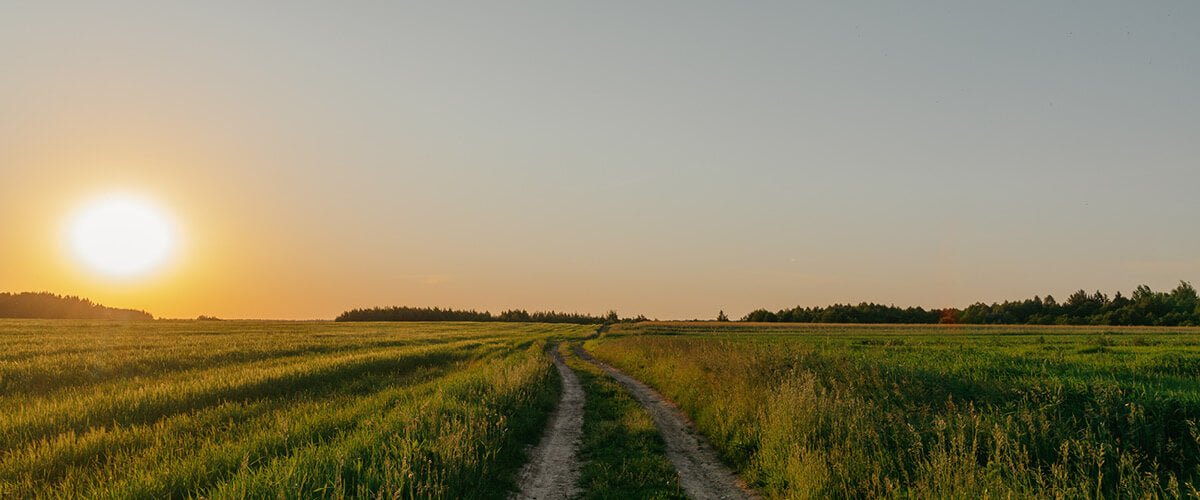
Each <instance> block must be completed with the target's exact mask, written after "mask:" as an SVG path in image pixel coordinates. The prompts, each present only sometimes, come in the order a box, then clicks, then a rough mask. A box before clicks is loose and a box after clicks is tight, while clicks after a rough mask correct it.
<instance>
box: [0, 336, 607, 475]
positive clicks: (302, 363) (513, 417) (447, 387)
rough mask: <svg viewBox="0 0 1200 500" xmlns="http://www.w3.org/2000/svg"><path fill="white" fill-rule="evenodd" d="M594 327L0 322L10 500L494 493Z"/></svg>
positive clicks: (0, 424) (1, 432)
mask: <svg viewBox="0 0 1200 500" xmlns="http://www.w3.org/2000/svg"><path fill="white" fill-rule="evenodd" d="M593 331H594V327H583V326H575V325H529V324H513V323H486V324H480V323H475V324H472V323H391V324H338V323H289V322H192V321H180V322H169V321H155V322H139V323H115V322H88V321H42V320H3V321H0V407H2V408H5V411H4V412H3V414H0V449H2V450H3V453H2V454H0V497H4V498H8V497H14V496H18V497H28V496H44V497H80V496H85V497H115V498H165V497H186V496H196V497H213V498H230V497H272V498H274V497H298V498H302V497H310V496H313V495H319V496H324V497H342V496H351V497H375V496H383V497H401V498H411V497H415V498H423V497H443V498H464V497H496V496H501V497H502V496H503V495H504V494H505V493H506V492H508V491H511V490H512V489H513V488H514V487H515V486H514V483H513V480H514V479H513V476H514V474H515V472H516V470H517V469H519V468H520V467H521V465H522V464H523V463H524V461H525V447H526V446H527V445H530V444H534V443H535V442H536V441H537V439H538V437H539V436H540V433H541V429H542V426H543V423H544V421H545V418H546V415H547V414H548V412H549V411H550V410H551V409H552V408H553V406H554V404H555V403H556V401H557V394H558V391H559V390H560V389H559V385H558V383H557V375H555V374H554V373H553V370H552V368H551V365H550V363H549V362H548V361H547V359H546V356H545V354H544V352H545V349H546V347H547V340H548V339H555V338H562V337H579V336H581V335H583V334H586V333H591V332H593Z"/></svg>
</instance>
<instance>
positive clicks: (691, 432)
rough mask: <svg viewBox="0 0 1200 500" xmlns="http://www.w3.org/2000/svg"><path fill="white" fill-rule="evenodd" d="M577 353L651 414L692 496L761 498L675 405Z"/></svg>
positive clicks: (682, 483)
mask: <svg viewBox="0 0 1200 500" xmlns="http://www.w3.org/2000/svg"><path fill="white" fill-rule="evenodd" d="M575 353H576V354H578V355H579V357H580V358H583V359H584V360H586V361H588V362H590V363H592V364H595V365H596V366H599V367H600V368H601V369H603V370H604V371H605V372H608V374H609V375H612V376H613V378H616V379H617V381H618V382H621V385H624V386H625V387H626V388H627V389H629V392H631V393H633V397H634V399H636V400H637V401H638V403H641V405H642V407H643V408H645V409H646V411H647V412H649V413H650V416H651V417H652V418H653V419H654V425H655V426H657V427H658V431H659V432H661V433H662V436H663V440H665V441H666V442H667V457H668V458H670V459H671V463H673V464H675V470H677V471H679V485H680V487H682V488H683V491H684V493H687V495H688V496H689V497H692V498H695V499H698V500H708V499H743V498H754V499H757V498H759V496H758V495H757V494H756V493H755V492H754V491H753V490H750V489H749V488H746V486H745V485H744V484H743V483H742V481H741V479H738V477H737V475H735V474H734V473H733V471H732V470H730V469H729V467H726V466H725V464H724V463H722V462H721V460H720V459H719V458H717V453H716V451H714V450H713V449H712V446H709V444H708V440H706V439H704V436H702V435H700V434H699V433H697V432H696V431H695V428H694V427H693V426H692V423H691V421H690V420H688V418H687V416H685V415H684V414H683V412H682V411H680V410H679V408H678V407H677V406H675V404H674V403H672V402H670V401H669V400H667V399H666V398H664V397H663V396H662V394H659V393H658V391H655V390H654V389H651V388H650V387H649V386H647V385H646V384H643V383H641V382H639V381H638V380H637V379H635V378H633V377H630V376H629V375H626V374H625V372H622V371H621V370H618V369H616V368H613V367H612V366H609V365H608V364H607V363H605V362H603V361H600V360H597V359H596V358H594V357H592V355H591V354H590V353H588V352H587V351H585V350H584V349H583V348H582V347H578V346H577V347H576V348H575Z"/></svg>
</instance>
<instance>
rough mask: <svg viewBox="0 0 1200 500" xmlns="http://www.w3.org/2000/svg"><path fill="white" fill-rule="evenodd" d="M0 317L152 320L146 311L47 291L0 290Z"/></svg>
mask: <svg viewBox="0 0 1200 500" xmlns="http://www.w3.org/2000/svg"><path fill="white" fill-rule="evenodd" d="M0 318H34V319H116V320H122V321H144V320H152V319H154V316H151V315H150V313H148V312H146V311H137V310H134V309H118V308H115V307H105V306H102V305H100V304H97V303H95V302H92V301H90V300H88V299H83V298H79V297H75V296H70V295H67V296H62V295H55V294H53V293H49V292H37V293H35V292H22V293H4V292H0Z"/></svg>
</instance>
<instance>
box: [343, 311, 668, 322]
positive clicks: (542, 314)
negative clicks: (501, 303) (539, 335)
mask: <svg viewBox="0 0 1200 500" xmlns="http://www.w3.org/2000/svg"><path fill="white" fill-rule="evenodd" d="M334 321H504V322H532V323H577V324H583V325H599V324H606V323H621V322H635V321H646V317H645V316H638V317H636V318H620V317H618V316H617V312H616V311H609V312H608V314H606V315H604V316H591V315H588V314H579V313H562V312H556V311H536V312H532V313H530V312H526V311H525V310H524V309H512V310H508V311H504V312H502V313H500V314H498V315H493V314H492V313H490V312H488V311H484V312H479V311H475V310H469V311H458V310H454V309H441V308H437V307H373V308H371V309H352V310H349V311H346V312H344V313H342V314H340V315H338V317H337V318H335V319H334Z"/></svg>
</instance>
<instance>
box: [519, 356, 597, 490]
mask: <svg viewBox="0 0 1200 500" xmlns="http://www.w3.org/2000/svg"><path fill="white" fill-rule="evenodd" d="M549 355H550V359H552V360H553V361H554V367H555V368H557V369H558V374H559V376H560V377H561V378H562V384H563V392H562V396H561V397H560V398H559V400H558V407H557V408H555V409H554V413H552V414H551V415H550V425H548V426H546V432H545V434H543V435H542V439H541V441H540V442H539V443H538V445H537V447H536V448H534V449H533V453H532V457H531V459H530V460H529V463H528V464H525V467H524V468H522V469H521V474H520V476H519V478H520V479H519V481H520V490H519V491H520V492H519V493H517V494H516V495H514V496H513V498H515V499H521V500H550V499H565V498H571V497H574V496H575V495H576V494H577V493H579V487H578V486H577V483H578V482H579V467H580V463H579V456H578V453H576V452H577V451H578V450H579V441H580V440H581V439H582V438H583V403H584V394H583V386H581V385H579V378H578V377H576V376H575V372H574V371H572V370H571V369H570V368H569V367H567V364H566V363H564V362H563V359H562V355H561V354H559V352H558V347H557V346H555V347H554V348H553V349H552V350H551V351H550V353H549Z"/></svg>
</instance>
